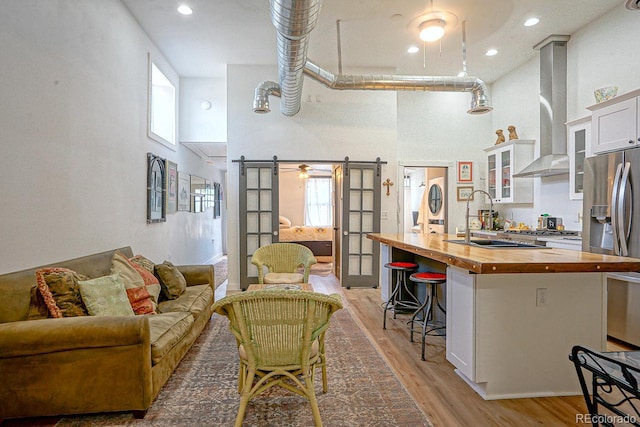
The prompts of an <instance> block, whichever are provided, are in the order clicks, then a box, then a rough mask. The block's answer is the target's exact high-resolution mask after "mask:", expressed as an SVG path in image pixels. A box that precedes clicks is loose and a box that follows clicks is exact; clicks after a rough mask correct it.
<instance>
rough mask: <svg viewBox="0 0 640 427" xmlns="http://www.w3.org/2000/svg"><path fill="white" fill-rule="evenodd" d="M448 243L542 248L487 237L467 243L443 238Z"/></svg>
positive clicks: (481, 246) (461, 240)
mask: <svg viewBox="0 0 640 427" xmlns="http://www.w3.org/2000/svg"><path fill="white" fill-rule="evenodd" d="M444 241H445V242H448V243H457V244H459V245H469V246H477V247H480V248H487V249H542V248H544V246H538V245H527V244H525V243H516V242H505V241H503V240H489V239H471V241H470V242H469V243H467V242H465V241H464V239H457V240H444Z"/></svg>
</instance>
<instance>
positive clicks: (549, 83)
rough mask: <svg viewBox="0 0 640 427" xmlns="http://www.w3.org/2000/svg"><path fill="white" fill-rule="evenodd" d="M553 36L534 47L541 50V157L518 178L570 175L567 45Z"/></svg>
mask: <svg viewBox="0 0 640 427" xmlns="http://www.w3.org/2000/svg"><path fill="white" fill-rule="evenodd" d="M569 38H570V36H564V35H562V36H561V35H552V36H549V37H547V38H546V39H544V40H543V41H541V42H540V43H538V44H537V45H535V46H534V49H540V157H538V158H537V159H536V160H534V161H533V163H531V164H530V165H528V166H527V167H525V168H524V169H523V170H522V171H520V172H518V173H516V174H514V175H513V176H514V177H516V178H522V177H527V178H533V177H538V176H552V175H564V174H567V173H569V156H568V155H567V130H566V125H565V123H566V121H567V41H568V40H569Z"/></svg>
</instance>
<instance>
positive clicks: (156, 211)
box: [147, 153, 167, 224]
mask: <svg viewBox="0 0 640 427" xmlns="http://www.w3.org/2000/svg"><path fill="white" fill-rule="evenodd" d="M166 199H167V179H166V161H165V159H163V158H160V157H158V156H156V155H155V154H152V153H147V224H151V223H154V222H164V221H166V219H167V208H166Z"/></svg>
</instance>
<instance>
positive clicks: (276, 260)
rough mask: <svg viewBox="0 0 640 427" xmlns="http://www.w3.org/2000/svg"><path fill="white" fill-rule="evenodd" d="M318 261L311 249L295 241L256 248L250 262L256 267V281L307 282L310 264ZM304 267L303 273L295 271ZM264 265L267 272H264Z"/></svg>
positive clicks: (261, 282)
mask: <svg viewBox="0 0 640 427" xmlns="http://www.w3.org/2000/svg"><path fill="white" fill-rule="evenodd" d="M317 262H318V261H317V260H316V258H315V257H314V256H313V252H311V249H309V248H307V247H306V246H302V245H299V244H297V243H272V244H270V245H266V246H262V247H261V248H258V249H257V250H256V251H255V252H254V254H253V256H252V257H251V263H252V264H254V265H255V266H256V267H258V283H260V284H263V283H308V282H309V271H310V270H311V266H312V265H313V264H315V263H317ZM300 266H302V267H304V273H303V274H300V273H298V272H297V270H298V267H300ZM264 267H266V268H267V270H268V273H267V274H264Z"/></svg>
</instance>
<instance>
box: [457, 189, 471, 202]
mask: <svg viewBox="0 0 640 427" xmlns="http://www.w3.org/2000/svg"><path fill="white" fill-rule="evenodd" d="M457 190H458V201H459V202H465V201H467V199H468V198H469V196H470V195H471V193H473V187H472V186H468V187H467V186H464V187H458V188H457ZM469 200H473V196H471V198H470V199H469Z"/></svg>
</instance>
